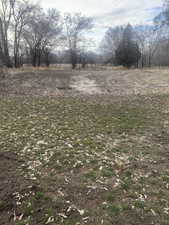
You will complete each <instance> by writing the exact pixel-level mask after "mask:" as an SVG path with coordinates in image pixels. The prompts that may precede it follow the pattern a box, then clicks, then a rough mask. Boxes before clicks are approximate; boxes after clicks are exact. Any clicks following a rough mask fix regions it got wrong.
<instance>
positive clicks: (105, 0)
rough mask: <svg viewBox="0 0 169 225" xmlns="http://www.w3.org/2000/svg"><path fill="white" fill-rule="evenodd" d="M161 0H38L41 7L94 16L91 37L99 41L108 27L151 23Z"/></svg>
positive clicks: (159, 7) (160, 5)
mask: <svg viewBox="0 0 169 225" xmlns="http://www.w3.org/2000/svg"><path fill="white" fill-rule="evenodd" d="M162 2H163V1H162V0H40V3H41V5H42V6H43V8H56V9H58V10H59V11H60V12H62V13H64V12H70V13H75V12H81V13H82V14H84V15H86V16H91V17H94V19H95V20H94V21H95V27H94V28H93V30H92V32H91V37H92V39H93V40H94V41H95V42H96V43H99V42H100V41H101V40H102V39H103V37H104V34H105V32H106V30H107V29H108V28H109V27H113V26H117V25H123V24H127V23H131V24H133V25H134V24H151V23H152V21H153V18H154V17H155V16H156V15H157V14H158V13H159V12H160V11H161V7H162Z"/></svg>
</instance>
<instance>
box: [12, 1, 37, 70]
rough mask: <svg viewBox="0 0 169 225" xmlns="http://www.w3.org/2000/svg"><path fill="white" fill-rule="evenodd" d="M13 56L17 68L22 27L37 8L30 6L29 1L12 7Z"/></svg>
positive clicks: (17, 3) (16, 3)
mask: <svg viewBox="0 0 169 225" xmlns="http://www.w3.org/2000/svg"><path fill="white" fill-rule="evenodd" d="M12 9H13V12H12V15H13V21H12V22H13V23H12V25H13V26H12V27H13V34H14V44H13V55H14V66H15V67H16V68H17V67H19V66H20V60H19V58H20V52H19V50H20V42H21V37H22V32H23V29H24V27H25V26H26V25H27V24H28V23H29V21H30V19H29V18H31V16H32V15H33V10H37V9H38V6H37V5H33V4H31V3H30V2H29V1H24V0H23V1H17V0H16V2H15V5H13V8H12Z"/></svg>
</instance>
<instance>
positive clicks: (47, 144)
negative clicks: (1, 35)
mask: <svg viewBox="0 0 169 225" xmlns="http://www.w3.org/2000/svg"><path fill="white" fill-rule="evenodd" d="M1 87H2V88H1V90H2V91H1V98H0V224H1V225H10V224H15V225H45V224H51V225H85V224H86V225H101V224H103V225H169V194H168V193H169V167H168V164H169V73H168V70H167V69H164V70H158V69H152V70H150V69H147V70H115V69H114V70H104V71H101V70H98V71H94V70H92V71H90V70H89V71H76V72H70V71H68V70H56V69H54V68H51V69H50V70H47V69H39V70H31V69H27V70H26V69H25V70H23V71H22V70H21V71H19V72H18V71H10V72H9V74H8V75H6V78H5V79H4V80H3V82H2V84H1Z"/></svg>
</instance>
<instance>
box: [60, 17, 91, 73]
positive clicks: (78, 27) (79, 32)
mask: <svg viewBox="0 0 169 225" xmlns="http://www.w3.org/2000/svg"><path fill="white" fill-rule="evenodd" d="M92 27H93V20H92V18H90V17H85V16H82V15H81V14H79V13H76V14H74V15H71V14H69V13H68V14H66V15H65V16H64V28H65V38H66V41H67V46H68V49H69V53H70V60H71V64H72V69H75V68H76V65H77V60H78V57H77V52H78V45H79V43H80V42H81V41H82V40H83V38H84V34H85V32H86V31H89V30H90V29H91V28H92Z"/></svg>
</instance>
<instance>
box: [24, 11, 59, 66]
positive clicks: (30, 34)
mask: <svg viewBox="0 0 169 225" xmlns="http://www.w3.org/2000/svg"><path fill="white" fill-rule="evenodd" d="M59 20H60V15H59V13H58V11H57V10H55V9H50V10H48V12H47V13H44V12H43V10H42V9H39V12H38V13H37V12H36V13H35V14H34V15H33V16H32V18H31V20H30V21H29V23H28V24H27V26H26V27H25V28H24V32H23V36H24V39H25V40H26V42H27V44H28V46H29V49H30V55H31V58H32V65H33V66H40V64H41V56H42V54H43V52H44V49H45V48H46V47H47V46H49V45H50V43H51V40H53V39H55V38H56V36H57V35H59V34H60V32H61V26H60V21H59Z"/></svg>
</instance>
